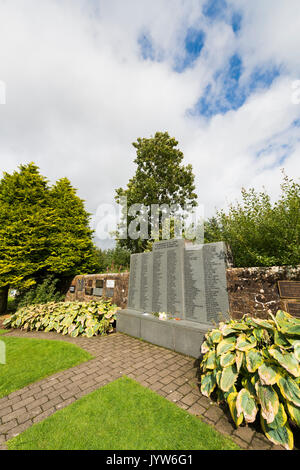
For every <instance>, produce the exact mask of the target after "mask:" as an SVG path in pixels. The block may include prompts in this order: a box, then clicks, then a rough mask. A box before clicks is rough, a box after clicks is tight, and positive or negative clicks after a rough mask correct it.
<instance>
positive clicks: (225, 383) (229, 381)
mask: <svg viewBox="0 0 300 470" xmlns="http://www.w3.org/2000/svg"><path fill="white" fill-rule="evenodd" d="M237 377H238V371H237V368H236V365H235V364H234V365H231V366H228V367H225V368H224V369H223V371H222V376H221V381H220V387H221V389H222V390H223V392H228V391H229V389H230V388H231V387H232V386H233V385H234V384H235V382H236V379H237Z"/></svg>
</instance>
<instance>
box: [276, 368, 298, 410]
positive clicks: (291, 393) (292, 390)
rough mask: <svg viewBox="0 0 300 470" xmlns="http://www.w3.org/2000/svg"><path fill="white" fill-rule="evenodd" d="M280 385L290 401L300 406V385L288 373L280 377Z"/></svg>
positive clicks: (283, 393) (285, 396)
mask: <svg viewBox="0 0 300 470" xmlns="http://www.w3.org/2000/svg"><path fill="white" fill-rule="evenodd" d="M277 384H278V387H279V388H280V392H281V393H282V395H283V396H284V398H286V399H287V400H288V401H290V402H292V403H293V404H294V405H296V406H298V407H300V388H299V385H298V384H297V383H296V382H295V380H293V379H292V378H291V377H289V376H288V375H287V376H285V377H282V376H281V377H280V378H279V379H278V382H277Z"/></svg>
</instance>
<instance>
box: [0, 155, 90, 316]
mask: <svg viewBox="0 0 300 470" xmlns="http://www.w3.org/2000/svg"><path fill="white" fill-rule="evenodd" d="M96 266H97V264H96V250H95V249H94V246H93V243H92V231H91V230H90V228H89V214H87V213H86V211H85V208H84V204H83V201H81V200H80V199H79V198H78V196H76V192H75V190H74V189H73V188H72V186H71V184H70V182H69V181H68V180H67V179H62V180H60V181H58V182H57V183H56V184H55V185H54V186H53V187H52V188H51V187H50V186H49V183H48V181H47V179H46V178H45V177H44V176H42V175H41V174H40V172H39V169H38V167H37V166H36V165H35V164H34V163H30V164H28V165H21V166H20V168H19V171H15V172H13V173H12V174H8V173H4V175H3V178H2V180H0V313H3V312H4V311H5V309H6V305H7V294H8V289H9V288H16V289H22V290H26V289H28V288H29V287H31V286H33V285H35V284H36V283H39V282H41V281H42V280H43V279H44V278H45V277H46V276H47V275H48V274H55V276H56V277H58V278H59V279H61V280H63V279H66V278H70V277H73V276H74V275H75V274H81V273H87V272H89V271H91V272H94V270H95V269H96Z"/></svg>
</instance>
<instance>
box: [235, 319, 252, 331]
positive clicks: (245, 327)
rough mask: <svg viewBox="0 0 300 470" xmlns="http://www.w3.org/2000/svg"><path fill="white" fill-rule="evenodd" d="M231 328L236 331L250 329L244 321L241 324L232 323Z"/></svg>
mask: <svg viewBox="0 0 300 470" xmlns="http://www.w3.org/2000/svg"><path fill="white" fill-rule="evenodd" d="M230 327H231V328H232V329H233V330H235V331H248V330H249V327H248V325H246V324H245V323H243V322H242V321H241V322H240V323H236V322H233V323H231V325H230Z"/></svg>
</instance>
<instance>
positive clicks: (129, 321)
mask: <svg viewBox="0 0 300 470" xmlns="http://www.w3.org/2000/svg"><path fill="white" fill-rule="evenodd" d="M226 260H227V252H226V246H225V244H224V243H223V242H220V243H210V244H205V245H195V244H192V243H186V242H185V241H184V240H182V239H178V240H170V241H162V242H158V243H155V244H154V245H153V251H152V252H149V253H141V254H135V255H132V256H131V264H130V280H129V296H128V307H127V309H126V310H122V311H120V312H119V314H118V320H117V330H118V331H121V332H124V333H127V334H130V335H132V336H136V337H139V338H142V339H145V340H147V341H149V342H152V343H154V344H158V345H160V346H164V347H167V348H170V349H173V350H175V351H178V352H182V353H184V354H188V355H190V356H193V357H198V356H199V355H200V346H201V343H202V340H203V336H204V334H205V333H206V332H207V331H208V330H209V329H211V328H212V326H213V324H215V323H218V322H219V321H221V320H227V319H228V312H229V303H228V293H227V283H226ZM158 312H165V313H167V314H168V315H169V316H170V317H171V319H170V320H167V321H162V320H159V319H158V318H157V317H155V316H154V315H153V313H158Z"/></svg>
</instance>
